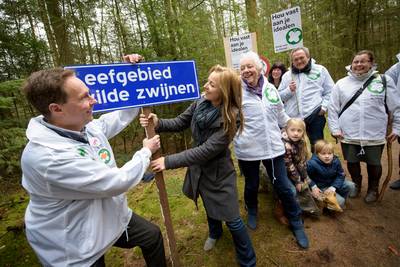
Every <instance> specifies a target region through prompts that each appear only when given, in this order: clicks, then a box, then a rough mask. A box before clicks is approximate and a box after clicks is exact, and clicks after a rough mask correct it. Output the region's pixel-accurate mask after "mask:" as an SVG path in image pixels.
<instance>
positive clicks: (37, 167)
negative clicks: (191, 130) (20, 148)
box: [21, 109, 151, 266]
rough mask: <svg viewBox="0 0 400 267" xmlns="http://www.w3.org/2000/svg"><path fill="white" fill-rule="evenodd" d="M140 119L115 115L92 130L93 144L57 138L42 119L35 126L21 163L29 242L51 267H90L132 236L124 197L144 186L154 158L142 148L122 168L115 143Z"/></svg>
mask: <svg viewBox="0 0 400 267" xmlns="http://www.w3.org/2000/svg"><path fill="white" fill-rule="evenodd" d="M136 115H137V110H132V109H128V110H123V111H115V112H112V113H108V114H105V115H102V116H101V117H100V118H99V119H98V120H93V121H92V122H90V123H88V124H87V125H86V133H87V136H88V139H89V144H85V143H82V142H79V141H75V140H73V139H70V138H66V137H63V136H61V135H59V134H57V133H56V132H55V131H53V130H51V129H49V128H47V127H46V126H44V125H43V124H42V123H41V120H43V117H42V116H38V117H36V118H33V119H31V121H30V122H29V125H28V129H27V131H26V134H27V137H28V139H29V143H28V144H27V146H26V147H25V149H24V152H23V154H22V158H21V167H22V171H23V176H22V185H23V187H24V188H25V189H26V190H27V191H28V193H29V195H30V202H29V205H28V207H27V209H26V213H25V224H26V235H27V238H28V241H29V243H30V244H31V246H32V247H33V249H34V250H35V252H36V254H37V255H38V257H39V260H40V261H41V263H42V264H43V265H44V266H90V265H92V264H93V263H94V262H95V261H96V260H97V259H98V258H100V257H101V256H102V255H103V254H104V253H105V252H106V250H107V249H108V248H109V247H110V246H112V245H113V243H114V242H115V241H116V240H117V239H118V238H119V237H120V236H121V234H122V233H123V232H124V231H125V229H126V226H127V224H128V223H129V220H130V218H131V215H132V211H131V210H130V209H129V208H128V205H127V200H126V197H125V194H124V192H126V191H127V190H128V189H129V188H131V187H133V186H135V185H136V184H138V183H139V182H140V181H141V178H142V176H143V174H144V172H145V170H146V168H147V167H148V165H149V161H150V160H149V158H150V156H151V152H150V150H149V149H148V148H142V149H141V150H140V151H138V152H136V153H135V154H134V155H133V158H132V159H131V160H130V161H128V162H127V163H126V164H125V165H124V166H122V167H121V168H118V167H117V166H116V163H115V159H114V155H113V152H112V149H111V146H110V144H109V142H108V140H107V139H109V138H111V137H113V136H115V135H116V134H118V133H119V132H120V131H121V130H123V129H124V128H125V127H126V126H127V125H128V124H129V123H130V122H131V121H132V120H133V118H134V117H135V116H136Z"/></svg>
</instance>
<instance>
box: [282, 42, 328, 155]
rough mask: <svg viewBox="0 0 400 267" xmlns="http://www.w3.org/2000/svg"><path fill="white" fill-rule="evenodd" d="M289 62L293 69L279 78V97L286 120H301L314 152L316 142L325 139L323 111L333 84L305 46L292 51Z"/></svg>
mask: <svg viewBox="0 0 400 267" xmlns="http://www.w3.org/2000/svg"><path fill="white" fill-rule="evenodd" d="M290 59H291V61H292V66H291V68H290V71H287V72H286V73H285V74H284V75H283V76H282V82H281V84H280V85H279V88H278V90H279V94H280V96H281V98H282V101H283V102H284V103H285V110H286V113H287V114H288V115H289V117H291V118H302V119H304V122H305V123H306V131H307V136H308V138H309V139H310V143H311V150H312V152H314V144H315V142H316V141H317V140H319V139H324V127H325V123H326V119H325V112H326V111H327V109H328V103H329V98H330V94H331V90H332V88H333V86H334V85H335V83H334V82H333V80H332V78H331V76H330V74H329V72H328V70H327V69H326V68H325V67H324V66H322V65H319V64H316V63H315V60H314V59H312V58H311V56H310V52H309V50H308V48H307V47H299V48H295V49H293V50H292V51H291V53H290Z"/></svg>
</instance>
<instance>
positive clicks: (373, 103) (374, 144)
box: [328, 50, 400, 203]
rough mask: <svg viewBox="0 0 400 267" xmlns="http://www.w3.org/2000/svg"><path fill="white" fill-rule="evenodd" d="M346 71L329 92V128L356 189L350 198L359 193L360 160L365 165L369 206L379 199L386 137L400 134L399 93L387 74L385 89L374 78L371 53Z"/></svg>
mask: <svg viewBox="0 0 400 267" xmlns="http://www.w3.org/2000/svg"><path fill="white" fill-rule="evenodd" d="M347 70H348V76H347V77H344V78H342V79H340V80H339V81H338V82H337V83H336V85H335V87H334V88H333V90H332V95H331V100H330V105H329V112H328V125H329V129H330V131H331V133H332V135H333V136H335V137H336V138H338V139H340V141H341V145H342V151H343V156H344V159H345V160H347V169H348V170H349V173H350V175H351V178H352V180H353V182H354V183H355V184H356V189H357V190H356V192H355V193H354V194H353V195H350V197H356V196H358V195H359V193H360V190H361V182H362V176H361V167H360V161H363V162H365V163H366V164H367V173H368V190H367V195H366V197H365V198H364V201H365V202H366V203H371V202H375V201H376V200H377V198H378V187H379V180H380V178H381V175H382V165H381V156H382V151H383V147H384V145H385V142H386V140H385V137H386V138H387V140H388V142H392V141H394V140H395V139H396V138H397V136H398V135H399V133H400V92H399V91H398V90H396V87H395V85H394V82H393V80H392V79H391V78H390V77H389V76H387V75H385V78H386V88H385V86H384V83H383V80H382V77H380V76H379V75H377V71H376V67H375V61H374V55H373V53H372V52H371V51H368V50H363V51H360V52H358V53H357V54H356V55H355V56H354V58H353V61H352V63H351V65H350V66H348V67H347ZM370 78H371V79H372V80H371V81H370V83H369V85H368V86H366V88H365V90H364V91H363V92H362V93H361V94H360V95H359V97H358V98H357V99H356V100H355V101H354V102H353V103H352V104H351V105H350V106H348V108H347V109H345V110H344V107H345V106H346V104H347V103H348V102H349V100H350V99H351V98H352V97H353V95H355V94H356V92H357V91H358V90H359V89H360V88H362V87H363V85H364V84H365V83H366V81H367V80H368V79H370ZM386 109H388V110H386ZM388 111H389V112H391V113H392V115H393V131H392V132H391V133H390V132H387V131H386V125H387V122H388V115H387V112H388ZM340 114H342V115H340Z"/></svg>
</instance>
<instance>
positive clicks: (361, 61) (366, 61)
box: [351, 60, 371, 65]
mask: <svg viewBox="0 0 400 267" xmlns="http://www.w3.org/2000/svg"><path fill="white" fill-rule="evenodd" d="M369 62H371V61H370V60H360V61H359V60H355V61H353V62H352V63H351V64H354V65H358V64H362V65H364V64H366V63H369Z"/></svg>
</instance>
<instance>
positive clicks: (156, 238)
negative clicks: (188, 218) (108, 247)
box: [92, 212, 167, 267]
mask: <svg viewBox="0 0 400 267" xmlns="http://www.w3.org/2000/svg"><path fill="white" fill-rule="evenodd" d="M127 235H128V237H127ZM113 246H115V247H119V248H133V247H136V246H139V247H140V248H141V249H142V253H143V257H144V259H145V261H146V265H147V266H148V267H164V266H167V265H166V261H165V252H164V243H163V237H162V235H161V231H160V228H159V227H158V226H157V225H155V224H153V223H151V222H149V221H147V220H145V219H144V218H142V217H140V216H139V215H137V214H135V213H133V212H132V217H131V220H130V221H129V224H128V226H127V231H124V232H123V233H122V235H121V236H120V238H119V239H118V240H117V242H115V244H114V245H113ZM103 266H105V263H104V255H103V256H102V257H101V258H100V259H98V260H97V261H96V262H95V263H94V264H93V265H92V267H103Z"/></svg>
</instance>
